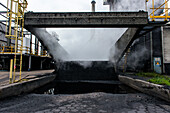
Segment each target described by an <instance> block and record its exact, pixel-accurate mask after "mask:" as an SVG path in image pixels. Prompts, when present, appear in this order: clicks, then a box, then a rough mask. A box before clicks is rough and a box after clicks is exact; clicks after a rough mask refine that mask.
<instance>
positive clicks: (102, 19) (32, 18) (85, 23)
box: [24, 11, 148, 27]
mask: <svg viewBox="0 0 170 113" xmlns="http://www.w3.org/2000/svg"><path fill="white" fill-rule="evenodd" d="M24 22H25V24H24V26H25V27H28V26H32V27H130V26H133V27H137V26H144V25H147V24H148V13H147V12H143V11H139V12H60V13H59V12H48V13H47V12H41V13H38V12H28V13H25V20H24Z"/></svg>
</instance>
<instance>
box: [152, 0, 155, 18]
mask: <svg viewBox="0 0 170 113" xmlns="http://www.w3.org/2000/svg"><path fill="white" fill-rule="evenodd" d="M152 8H153V17H152V21H155V18H154V12H155V9H154V0H152Z"/></svg>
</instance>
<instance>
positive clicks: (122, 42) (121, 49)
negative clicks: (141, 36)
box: [110, 28, 139, 63]
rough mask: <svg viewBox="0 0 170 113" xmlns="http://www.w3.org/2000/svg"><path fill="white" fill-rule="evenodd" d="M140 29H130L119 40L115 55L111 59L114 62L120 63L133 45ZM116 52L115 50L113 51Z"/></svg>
mask: <svg viewBox="0 0 170 113" xmlns="http://www.w3.org/2000/svg"><path fill="white" fill-rule="evenodd" d="M138 30H139V28H128V29H127V30H126V32H125V33H124V34H123V35H122V36H121V37H120V38H119V40H118V41H117V42H116V43H115V53H116V54H114V55H113V56H112V57H110V58H111V59H113V60H114V62H115V63H118V62H119V61H120V59H121V58H122V56H123V55H124V53H125V52H126V51H127V49H128V48H129V47H130V45H131V44H132V43H133V41H134V39H135V38H136V37H135V35H136V33H137V31H138ZM113 51H114V50H113Z"/></svg>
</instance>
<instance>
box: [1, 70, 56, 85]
mask: <svg viewBox="0 0 170 113" xmlns="http://www.w3.org/2000/svg"><path fill="white" fill-rule="evenodd" d="M52 72H54V69H52V70H36V71H22V78H25V79H35V78H36V77H39V76H40V75H46V74H50V73H52ZM9 74H10V72H9V71H1V72H0V87H1V86H6V85H9ZM15 74H16V78H17V80H18V78H19V75H20V72H16V73H15Z"/></svg>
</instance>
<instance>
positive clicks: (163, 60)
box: [161, 26, 165, 73]
mask: <svg viewBox="0 0 170 113" xmlns="http://www.w3.org/2000/svg"><path fill="white" fill-rule="evenodd" d="M161 34H162V36H161V37H162V72H163V73H165V65H164V62H165V53H164V47H165V46H164V27H163V26H162V27H161Z"/></svg>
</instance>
